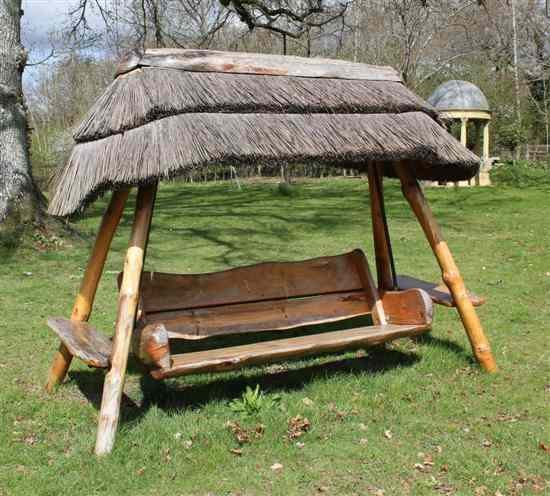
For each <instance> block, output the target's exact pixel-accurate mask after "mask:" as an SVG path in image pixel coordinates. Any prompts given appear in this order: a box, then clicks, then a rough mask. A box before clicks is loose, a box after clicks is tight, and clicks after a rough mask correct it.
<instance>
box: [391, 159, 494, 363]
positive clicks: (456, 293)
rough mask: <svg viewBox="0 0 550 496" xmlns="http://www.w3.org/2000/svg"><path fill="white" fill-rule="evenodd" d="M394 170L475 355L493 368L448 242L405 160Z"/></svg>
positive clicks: (487, 348) (483, 337)
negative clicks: (439, 270)
mask: <svg viewBox="0 0 550 496" xmlns="http://www.w3.org/2000/svg"><path fill="white" fill-rule="evenodd" d="M395 170H396V172H397V174H398V176H399V179H400V180H401V188H402V190H403V194H404V196H405V198H406V199H407V201H408V202H409V204H410V206H411V208H412V210H413V212H414V213H415V215H416V217H417V219H418V221H419V222H420V225H421V226H422V229H423V230H424V233H425V235H426V237H427V239H428V242H429V243H430V246H431V248H432V250H433V252H434V254H435V257H436V259H437V261H438V263H439V266H440V268H441V273H442V277H443V282H444V283H445V284H446V285H447V287H448V288H449V290H450V292H451V294H452V296H453V300H454V302H455V305H456V307H457V310H458V313H459V315H460V318H461V320H462V323H463V325H464V329H465V330H466V334H467V335H468V339H469V340H470V344H471V346H472V350H473V352H474V355H475V357H476V358H477V360H478V361H479V363H480V364H481V366H482V367H483V368H484V369H485V370H486V371H488V372H494V371H496V369H497V367H496V363H495V360H494V358H493V354H492V352H491V348H490V346H489V342H488V341H487V338H486V337H485V333H484V332H483V328H482V327H481V322H480V321H479V317H478V316H477V314H476V311H475V309H474V306H473V305H472V302H471V301H470V298H469V296H468V293H467V291H466V287H465V286H464V281H463V279H462V276H461V275H460V272H459V270H458V267H457V266H456V264H455V261H454V259H453V256H452V254H451V251H450V249H449V247H448V245H447V242H446V241H445V240H444V239H443V236H442V234H441V230H440V228H439V225H438V224H437V221H436V220H435V218H434V215H433V212H432V210H431V208H430V206H429V205H428V202H427V201H426V198H425V197H424V194H423V192H422V189H421V187H420V184H419V183H418V181H417V179H416V178H415V177H414V176H413V175H412V174H411V170H410V168H408V167H407V164H405V163H398V164H395Z"/></svg>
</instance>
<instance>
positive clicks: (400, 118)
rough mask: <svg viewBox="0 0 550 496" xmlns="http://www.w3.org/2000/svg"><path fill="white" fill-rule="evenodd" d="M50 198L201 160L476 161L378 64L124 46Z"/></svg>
mask: <svg viewBox="0 0 550 496" xmlns="http://www.w3.org/2000/svg"><path fill="white" fill-rule="evenodd" d="M74 139H75V141H76V144H75V146H74V148H73V150H72V153H71V155H70V157H69V160H68V162H67V164H66V165H65V166H64V167H63V168H62V169H61V170H60V171H59V174H58V176H57V184H56V193H55V195H54V197H53V199H52V202H51V205H50V212H51V213H52V214H54V215H68V214H71V213H73V212H75V211H77V210H78V209H80V208H82V207H84V206H85V205H86V204H87V203H88V202H89V201H91V200H93V199H94V198H95V197H96V196H97V195H98V194H99V193H101V192H102V191H104V190H107V189H113V188H117V187H119V186H121V185H130V184H142V183H145V182H148V181H152V180H156V179H166V178H171V177H174V176H177V175H181V174H185V173H186V171H189V170H190V169H191V168H197V167H203V166H207V165H210V164H228V165H236V164H250V165H255V164H258V163H261V164H273V165H275V164H277V165H279V164H281V163H286V164H291V163H306V162H317V163H323V164H330V165H335V166H339V167H343V166H348V167H353V168H356V169H363V168H364V167H365V164H366V163H367V162H368V161H377V162H383V163H384V164H385V172H386V173H387V174H388V175H393V169H392V163H393V162H395V161H407V162H408V163H409V164H410V167H412V168H414V172H415V174H416V176H417V177H418V178H419V179H430V180H448V181H457V180H462V179H469V178H470V177H472V176H473V175H475V173H476V172H477V170H478V167H479V162H478V158H477V157H476V156H475V155H474V154H473V153H471V152H469V151H468V150H467V149H466V148H464V147H463V146H462V145H461V144H460V143H459V142H458V141H456V140H455V139H454V138H453V137H452V136H451V135H450V134H449V133H447V131H446V130H445V129H444V128H443V127H442V125H441V124H440V122H439V120H438V116H437V112H436V110H435V109H434V108H433V107H431V106H430V105H429V104H428V103H426V102H425V101H424V100H422V99H421V98H419V97H418V96H416V95H415V94H414V93H412V92H411V91H409V90H408V89H407V88H406V87H405V86H404V84H403V83H402V81H401V79H400V77H399V75H398V74H397V72H396V71H394V70H393V69H391V68H387V67H377V66H370V65H365V64H354V63H350V62H343V61H338V60H326V59H307V58H301V57H281V56H273V55H259V54H258V55H256V54H240V53H230V52H215V51H208V50H147V51H146V52H145V53H143V54H137V53H133V54H131V55H130V56H129V57H128V58H127V59H125V60H124V61H123V62H122V63H121V64H120V66H119V70H118V72H117V76H116V78H115V80H114V81H113V82H112V83H111V85H110V86H109V87H108V88H107V89H106V90H105V92H104V93H103V95H102V96H101V97H100V98H99V99H98V100H97V102H96V103H95V104H94V106H93V107H92V108H91V110H90V112H89V113H88V115H87V116H86V118H85V119H84V121H83V122H82V124H81V125H80V127H79V128H78V129H77V130H76V132H75V134H74Z"/></svg>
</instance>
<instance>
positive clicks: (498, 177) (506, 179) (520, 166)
mask: <svg viewBox="0 0 550 496" xmlns="http://www.w3.org/2000/svg"><path fill="white" fill-rule="evenodd" d="M490 175H491V181H492V182H493V184H497V185H506V186H520V187H525V186H546V185H548V186H550V164H549V163H548V162H532V161H529V160H516V161H512V160H506V161H504V162H501V163H497V164H495V166H494V167H493V168H492V169H491V172H490Z"/></svg>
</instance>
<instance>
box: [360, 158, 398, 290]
mask: <svg viewBox="0 0 550 496" xmlns="http://www.w3.org/2000/svg"><path fill="white" fill-rule="evenodd" d="M367 170H368V177H369V193H370V209H371V218H372V233H373V237H374V253H375V257H376V274H377V280H378V288H379V289H380V291H389V290H392V289H395V288H394V280H393V279H394V276H393V269H392V254H391V245H390V240H389V237H388V232H387V229H386V217H385V212H384V189H383V187H384V186H383V183H382V177H383V175H382V172H381V171H379V169H378V166H377V164H374V163H370V164H369V165H368V169H367Z"/></svg>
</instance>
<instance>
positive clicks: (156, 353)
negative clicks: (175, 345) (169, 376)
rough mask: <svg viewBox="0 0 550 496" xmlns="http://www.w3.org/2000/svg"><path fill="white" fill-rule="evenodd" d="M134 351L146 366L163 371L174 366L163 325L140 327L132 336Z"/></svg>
mask: <svg viewBox="0 0 550 496" xmlns="http://www.w3.org/2000/svg"><path fill="white" fill-rule="evenodd" d="M132 350H133V353H134V355H135V356H136V357H137V358H138V359H139V360H140V361H141V362H142V363H144V364H145V365H148V366H150V367H154V368H161V369H166V368H170V367H171V366H172V358H171V355H170V340H169V336H168V332H167V330H166V327H165V326H164V324H162V323H159V324H153V325H148V326H145V327H138V328H137V329H136V330H135V331H134V332H133V334H132Z"/></svg>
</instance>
